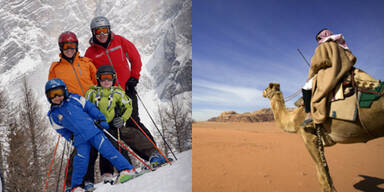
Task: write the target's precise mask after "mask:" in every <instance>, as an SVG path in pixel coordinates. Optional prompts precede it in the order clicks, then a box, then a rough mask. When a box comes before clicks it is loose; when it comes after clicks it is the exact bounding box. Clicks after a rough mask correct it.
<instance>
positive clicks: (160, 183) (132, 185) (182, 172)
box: [95, 150, 192, 192]
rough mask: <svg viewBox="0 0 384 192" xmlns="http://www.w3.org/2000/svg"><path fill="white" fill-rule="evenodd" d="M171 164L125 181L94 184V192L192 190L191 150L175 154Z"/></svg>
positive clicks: (187, 191) (182, 191) (168, 191)
mask: <svg viewBox="0 0 384 192" xmlns="http://www.w3.org/2000/svg"><path fill="white" fill-rule="evenodd" d="M176 155H177V159H178V160H176V161H174V162H173V163H172V165H166V166H164V167H161V168H159V169H157V170H156V171H153V172H150V173H146V174H144V175H142V176H140V177H138V178H135V179H133V180H131V181H128V182H127V183H122V184H116V185H112V186H111V185H110V184H103V183H99V184H96V185H95V187H96V190H95V192H126V191H132V192H189V191H192V150H189V151H185V152H183V153H179V154H176Z"/></svg>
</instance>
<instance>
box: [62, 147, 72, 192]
mask: <svg viewBox="0 0 384 192" xmlns="http://www.w3.org/2000/svg"><path fill="white" fill-rule="evenodd" d="M72 143H73V139H72V140H71V145H72ZM68 151H69V150H68ZM70 159H71V155H69V156H68V158H67V166H66V167H65V176H64V182H63V191H62V192H64V191H65V185H66V182H67V175H68V167H69V160H70Z"/></svg>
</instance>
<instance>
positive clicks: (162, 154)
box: [131, 117, 171, 165]
mask: <svg viewBox="0 0 384 192" xmlns="http://www.w3.org/2000/svg"><path fill="white" fill-rule="evenodd" d="M131 120H132V121H133V122H134V123H135V124H136V126H137V127H138V128H139V129H140V131H141V132H142V133H143V134H144V135H145V137H147V139H148V140H149V141H150V142H151V143H152V145H153V146H154V147H155V148H156V149H157V151H159V152H160V154H161V155H162V156H163V157H164V158H165V160H167V162H168V164H170V165H171V162H170V161H169V159H168V158H167V157H166V156H165V155H164V154H163V152H161V151H160V149H159V148H158V147H157V146H156V144H155V143H153V141H152V139H150V138H149V137H148V135H147V134H146V133H145V131H144V130H143V129H142V128H141V127H140V125H139V124H138V123H137V122H136V121H135V120H134V119H133V118H132V117H131Z"/></svg>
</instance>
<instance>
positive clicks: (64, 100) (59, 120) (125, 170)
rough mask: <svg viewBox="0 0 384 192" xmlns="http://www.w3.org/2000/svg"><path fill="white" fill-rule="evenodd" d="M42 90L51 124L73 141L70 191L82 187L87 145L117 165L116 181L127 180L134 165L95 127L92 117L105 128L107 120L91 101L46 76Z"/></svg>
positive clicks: (77, 190)
mask: <svg viewBox="0 0 384 192" xmlns="http://www.w3.org/2000/svg"><path fill="white" fill-rule="evenodd" d="M45 94H46V96H47V99H48V101H49V102H50V103H51V108H50V110H49V112H48V117H49V120H50V122H51V124H52V126H53V128H55V130H56V131H57V132H58V133H59V134H61V135H62V136H63V137H64V138H65V139H66V140H68V141H71V142H73V145H74V146H75V148H76V149H77V154H76V156H75V158H74V162H73V172H72V181H71V189H72V191H73V192H81V191H83V189H82V188H81V184H82V179H83V177H84V175H85V174H86V172H87V168H88V161H89V152H90V149H91V146H93V147H94V148H95V149H97V150H98V151H99V152H100V154H101V155H102V156H103V157H105V158H106V159H108V160H109V161H110V162H111V163H112V164H113V166H114V167H116V169H118V171H119V172H120V176H119V178H118V182H125V181H128V180H129V179H131V178H133V177H134V176H135V169H134V167H133V166H132V165H131V164H130V163H129V162H128V161H127V159H125V158H124V157H123V156H122V155H121V154H120V153H119V152H118V151H117V150H116V149H115V148H114V147H113V145H112V144H111V143H110V142H109V140H108V139H107V138H106V137H105V135H104V133H103V132H102V130H100V129H99V128H97V127H96V125H95V121H97V122H99V124H100V125H101V126H102V127H104V128H105V129H108V123H107V122H106V120H105V116H104V115H103V114H102V113H101V112H100V111H99V110H98V109H97V108H96V106H95V105H94V104H93V103H91V102H89V101H88V100H86V99H85V98H84V97H81V96H79V95H76V94H70V93H69V92H68V89H67V87H66V85H65V83H64V82H63V81H62V80H61V79H51V80H49V81H48V82H47V83H46V85H45Z"/></svg>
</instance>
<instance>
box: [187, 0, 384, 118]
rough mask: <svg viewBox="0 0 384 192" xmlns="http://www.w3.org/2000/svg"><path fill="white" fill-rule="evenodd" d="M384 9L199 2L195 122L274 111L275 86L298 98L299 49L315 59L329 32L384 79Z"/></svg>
mask: <svg viewBox="0 0 384 192" xmlns="http://www.w3.org/2000/svg"><path fill="white" fill-rule="evenodd" d="M383 9H384V1H381V0H365V1H363V0H353V1H336V0H334V1H331V0H322V1H315V0H297V1H294V0H268V1H261V0H254V1H251V0H249V1H247V0H237V1H229V0H227V1H220V0H208V1H204V0H194V1H193V14H192V22H193V27H192V36H193V42H192V49H193V73H192V106H193V109H192V117H193V119H195V120H199V121H200V120H207V119H208V118H211V117H213V116H217V115H219V114H220V113H221V112H223V111H228V110H234V111H236V112H238V113H243V112H252V111H254V110H258V109H261V108H265V107H269V101H268V100H267V99H265V98H263V97H262V91H263V90H264V89H265V88H266V87H267V86H268V84H269V82H278V83H280V84H281V89H282V91H283V94H284V96H288V95H291V94H293V93H295V92H296V91H297V90H298V89H300V87H301V86H302V85H303V83H304V82H305V80H306V77H307V72H308V66H307V64H306V63H305V61H304V60H303V58H302V57H301V56H300V55H299V53H298V51H297V49H298V48H299V49H300V50H301V51H302V52H303V54H304V55H305V57H306V58H307V60H310V58H311V57H312V55H313V53H314V50H315V48H316V46H317V44H316V42H315V35H316V33H317V32H318V31H319V30H321V29H322V28H325V27H327V28H329V29H330V30H332V31H333V32H334V33H335V34H338V33H342V34H343V35H344V37H345V40H346V42H347V44H348V46H349V48H350V50H351V51H352V53H353V54H354V55H355V56H356V57H357V63H356V65H355V66H356V67H358V68H361V69H362V70H364V71H366V72H368V73H369V74H371V75H372V76H373V77H375V78H377V79H381V80H384V23H383V21H384V11H383ZM295 100H296V99H295ZM289 105H292V103H288V106H289ZM292 106H293V105H292Z"/></svg>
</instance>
